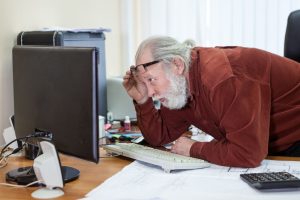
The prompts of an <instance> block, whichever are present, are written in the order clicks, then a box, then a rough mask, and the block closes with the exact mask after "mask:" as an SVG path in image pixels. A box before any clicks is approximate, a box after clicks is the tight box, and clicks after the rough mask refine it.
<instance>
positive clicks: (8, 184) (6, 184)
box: [0, 181, 42, 188]
mask: <svg viewBox="0 0 300 200" xmlns="http://www.w3.org/2000/svg"><path fill="white" fill-rule="evenodd" d="M41 182H42V181H33V182H31V183H28V184H27V185H17V184H10V183H0V185H3V186H9V187H17V188H26V187H29V186H31V185H34V184H37V183H41Z"/></svg>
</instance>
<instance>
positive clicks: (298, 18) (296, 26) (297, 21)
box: [284, 10, 300, 62]
mask: <svg viewBox="0 0 300 200" xmlns="http://www.w3.org/2000/svg"><path fill="white" fill-rule="evenodd" d="M284 56H285V57H287V58H290V59H293V60H295V61H297V62H300V10H296V11H293V12H291V13H290V14H289V17H288V21H287V27H286V32H285V41H284Z"/></svg>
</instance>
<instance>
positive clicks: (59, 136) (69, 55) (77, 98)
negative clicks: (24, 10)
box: [13, 46, 99, 163]
mask: <svg viewBox="0 0 300 200" xmlns="http://www.w3.org/2000/svg"><path fill="white" fill-rule="evenodd" d="M13 84H14V112H15V132H16V137H17V138H21V137H24V136H27V135H29V134H31V133H33V132H34V130H35V129H41V130H46V131H50V132H51V133H52V134H53V142H54V144H55V146H56V148H57V150H58V151H59V152H62V153H65V154H69V155H73V156H76V157H79V158H82V159H86V160H89V161H93V162H96V163H97V162H98V161H99V146H98V123H97V122H98V113H97V110H98V109H97V102H98V101H97V100H98V99H97V98H98V97H97V54H96V48H91V47H43V46H15V47H14V48H13Z"/></svg>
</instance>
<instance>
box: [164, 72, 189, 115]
mask: <svg viewBox="0 0 300 200" xmlns="http://www.w3.org/2000/svg"><path fill="white" fill-rule="evenodd" d="M168 79H169V81H170V86H169V88H168V89H167V92H166V93H164V94H163V95H162V97H163V98H165V101H164V102H162V105H163V106H165V107H167V108H169V109H171V110H176V109H181V108H183V107H184V106H185V105H186V103H187V97H188V95H187V81H186V79H185V77H184V76H176V75H173V74H172V73H170V74H169V75H168Z"/></svg>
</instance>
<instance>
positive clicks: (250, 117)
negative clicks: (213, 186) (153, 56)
mask: <svg viewBox="0 0 300 200" xmlns="http://www.w3.org/2000/svg"><path fill="white" fill-rule="evenodd" d="M191 58H192V61H191V65H190V69H189V90H190V94H191V96H190V97H189V99H188V104H187V105H186V106H185V107H184V108H182V109H180V110H169V109H167V108H165V107H163V106H162V107H161V109H160V110H156V109H155V108H154V106H153V103H152V100H151V98H149V100H148V101H147V102H146V103H144V104H142V105H138V104H135V108H136V111H137V117H138V121H139V126H140V129H141V131H142V133H143V135H144V137H145V139H146V141H147V142H148V143H150V144H151V145H154V146H158V145H163V144H166V143H169V142H171V141H174V140H176V139H177V138H178V137H180V136H181V135H182V133H184V132H185V131H187V128H188V127H189V126H190V125H191V124H193V125H195V126H197V127H198V128H200V129H201V130H203V131H205V132H206V133H209V134H210V135H212V136H213V137H214V138H215V139H214V140H213V141H211V142H196V143H194V144H193V146H192V148H191V150H190V154H191V156H192V157H197V158H202V159H205V160H207V161H209V162H212V163H216V164H219V165H226V166H236V167H254V166H258V165H259V164H260V162H261V161H262V159H264V158H265V157H266V156H267V154H268V152H278V151H282V150H285V149H287V148H288V147H289V146H291V145H292V144H293V143H294V142H296V141H300V64H299V63H297V62H294V61H292V60H289V59H287V58H284V57H280V56H277V55H275V54H271V53H269V52H266V51H262V50H258V49H253V48H243V47H222V48H194V49H193V50H192V52H191Z"/></svg>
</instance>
